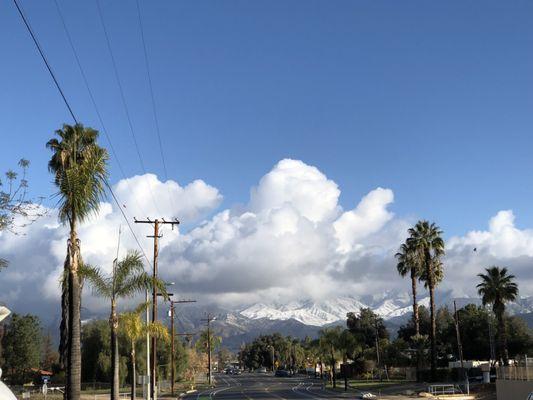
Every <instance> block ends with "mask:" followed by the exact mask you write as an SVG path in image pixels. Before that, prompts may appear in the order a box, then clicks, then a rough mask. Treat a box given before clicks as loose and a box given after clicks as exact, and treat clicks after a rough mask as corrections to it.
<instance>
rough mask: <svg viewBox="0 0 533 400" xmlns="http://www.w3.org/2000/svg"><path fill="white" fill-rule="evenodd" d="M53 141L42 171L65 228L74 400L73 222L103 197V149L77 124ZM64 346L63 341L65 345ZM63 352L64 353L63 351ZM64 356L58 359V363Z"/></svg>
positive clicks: (76, 300)
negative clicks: (48, 175) (47, 177)
mask: <svg viewBox="0 0 533 400" xmlns="http://www.w3.org/2000/svg"><path fill="white" fill-rule="evenodd" d="M55 133H56V135H57V136H58V137H59V138H53V139H50V140H49V141H48V143H47V144H46V147H47V148H49V149H50V150H51V151H52V152H53V154H52V157H51V159H50V161H49V162H48V170H49V171H50V172H51V173H52V174H54V183H55V185H56V186H57V189H58V191H57V196H58V198H59V206H58V209H59V213H58V216H59V220H60V221H61V222H62V223H63V224H65V225H67V224H68V227H69V229H70V234H69V239H68V242H67V256H66V259H65V264H64V268H65V274H64V279H63V294H62V301H61V305H62V322H61V327H62V335H61V337H62V339H63V340H62V345H61V346H60V347H61V349H62V350H63V355H64V354H65V352H66V355H67V356H66V365H67V371H66V374H67V380H66V391H65V394H66V398H67V399H68V400H79V398H80V389H81V348H80V332H81V322H80V321H81V318H80V308H81V289H82V288H81V286H82V284H81V280H80V277H79V269H80V266H81V265H82V259H81V255H80V240H79V238H78V232H77V229H78V224H80V223H82V222H84V221H85V220H87V219H88V218H89V217H90V216H91V215H92V214H95V213H96V212H97V211H98V209H99V205H100V200H101V199H102V198H103V196H104V186H105V181H106V179H107V160H108V158H109V157H108V154H107V151H106V150H105V149H104V148H102V147H100V146H98V144H97V139H98V131H96V130H94V129H91V128H85V127H84V126H83V125H82V124H76V125H74V126H71V125H66V124H65V125H63V128H62V129H59V130H57V131H56V132H55ZM65 342H67V343H65ZM65 350H66V351H65ZM64 359H65V358H63V360H64Z"/></svg>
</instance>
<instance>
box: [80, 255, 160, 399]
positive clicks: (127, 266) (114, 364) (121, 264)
mask: <svg viewBox="0 0 533 400" xmlns="http://www.w3.org/2000/svg"><path fill="white" fill-rule="evenodd" d="M87 279H88V280H89V282H90V283H91V285H92V287H93V291H94V292H95V293H96V294H98V295H99V296H101V297H104V298H106V299H109V300H110V301H111V313H110V315H109V325H110V327H111V368H112V376H111V400H117V399H118V396H119V382H120V381H119V354H118V315H117V301H118V299H119V298H124V297H132V296H134V295H135V294H137V293H139V292H142V291H144V290H148V289H150V288H151V287H152V285H156V286H157V288H158V291H159V292H160V293H161V292H162V293H166V291H165V284H164V283H163V282H162V281H161V280H159V279H156V280H155V282H154V280H153V279H152V277H151V276H150V275H149V274H148V273H146V272H145V271H144V266H143V262H142V256H141V253H139V252H137V251H131V252H129V253H128V254H127V255H126V257H124V259H122V260H121V261H118V262H117V260H114V261H113V272H112V274H111V275H110V276H106V275H103V274H102V272H101V271H100V270H99V269H98V268H91V269H90V270H89V271H88V272H87Z"/></svg>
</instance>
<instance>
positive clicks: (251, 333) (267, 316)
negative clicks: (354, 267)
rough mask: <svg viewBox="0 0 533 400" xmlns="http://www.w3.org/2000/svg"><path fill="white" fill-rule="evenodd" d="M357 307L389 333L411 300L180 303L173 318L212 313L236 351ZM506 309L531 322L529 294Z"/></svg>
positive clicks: (313, 328) (340, 318) (189, 323)
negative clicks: (369, 311)
mask: <svg viewBox="0 0 533 400" xmlns="http://www.w3.org/2000/svg"><path fill="white" fill-rule="evenodd" d="M453 300H455V301H456V302H457V306H458V307H459V308H460V307H463V306H465V305H466V304H469V303H474V304H481V301H480V299H476V298H455V299H444V301H443V302H442V303H441V304H446V305H448V306H450V307H453ZM419 305H423V306H426V307H429V297H423V298H421V299H420V300H419ZM362 307H367V308H370V309H372V310H373V311H374V312H375V313H377V314H378V315H379V316H381V317H382V318H383V319H384V320H385V324H386V326H387V328H388V329H389V331H390V332H391V333H392V334H394V333H395V332H396V331H397V329H398V328H399V327H400V326H401V325H402V324H404V323H405V322H406V321H407V320H408V318H410V316H411V312H412V304H411V299H410V296H409V294H399V295H391V294H387V293H384V294H382V295H379V296H373V297H365V298H360V299H358V298H355V297H338V298H333V299H328V300H324V301H313V300H302V301H291V302H288V303H286V304H284V303H276V302H269V303H266V302H262V303H256V304H252V305H248V306H246V307H241V308H237V309H231V310H230V309H226V308H222V307H215V306H205V307H201V306H183V307H182V308H181V309H180V312H179V314H178V315H177V318H178V321H177V323H178V331H180V330H181V331H182V332H197V331H199V330H201V329H203V328H202V322H201V319H202V318H204V317H205V315H204V313H206V312H209V313H210V314H212V315H216V320H215V321H214V322H213V330H214V331H215V332H216V334H217V335H220V336H222V338H223V344H224V346H226V347H228V348H229V349H230V350H233V351H236V350H238V349H239V347H240V346H241V345H242V344H244V343H246V342H250V341H252V340H253V339H254V338H255V337H257V336H259V335H262V334H271V333H275V332H279V333H281V334H282V335H290V336H293V337H297V338H302V339H303V338H305V337H306V336H309V337H316V336H317V335H318V332H319V331H320V329H322V328H324V327H328V326H335V325H345V323H346V314H347V313H348V312H355V313H357V312H358V311H359V310H360V309H361V308H362ZM508 310H509V312H510V313H511V314H519V315H523V316H524V317H526V316H528V315H529V316H530V317H529V319H528V318H526V321H528V322H531V323H533V317H531V313H533V297H528V298H522V299H519V300H518V301H516V302H515V303H511V304H509V305H508Z"/></svg>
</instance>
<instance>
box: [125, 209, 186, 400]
mask: <svg viewBox="0 0 533 400" xmlns="http://www.w3.org/2000/svg"><path fill="white" fill-rule="evenodd" d="M133 220H134V221H135V223H136V224H150V225H153V226H154V234H153V235H150V236H147V237H149V238H153V239H154V261H153V265H152V267H153V271H152V279H153V285H152V286H153V290H152V322H156V321H157V295H158V293H157V288H156V285H155V281H156V279H157V257H158V255H159V238H161V237H162V235H160V234H159V225H161V224H163V225H171V226H172V228H174V225H179V223H180V222H179V221H178V220H177V219H175V220H174V221H166V220H165V219H164V218H163V219H161V220H159V219H155V220H151V219H150V218H147V219H145V220H141V221H139V220H137V219H136V218H134V219H133ZM156 346H157V342H156V338H155V336H153V337H152V348H151V351H152V354H151V356H152V359H151V360H150V361H151V362H150V369H151V374H150V397H151V398H152V400H157V391H156V387H157V347H156Z"/></svg>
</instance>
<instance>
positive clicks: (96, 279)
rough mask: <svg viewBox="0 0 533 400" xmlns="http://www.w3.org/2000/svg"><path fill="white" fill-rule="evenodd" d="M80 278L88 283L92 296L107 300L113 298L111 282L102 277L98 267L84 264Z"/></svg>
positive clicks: (107, 278)
mask: <svg viewBox="0 0 533 400" xmlns="http://www.w3.org/2000/svg"><path fill="white" fill-rule="evenodd" d="M82 276H83V278H84V279H86V280H87V281H88V282H89V284H90V285H91V287H92V290H93V293H94V294H96V295H98V296H101V297H105V298H108V299H110V298H112V297H113V285H112V281H111V279H110V278H109V277H106V276H104V275H103V274H102V272H101V271H100V269H99V268H98V267H93V266H90V265H87V264H84V265H83V272H82Z"/></svg>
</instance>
